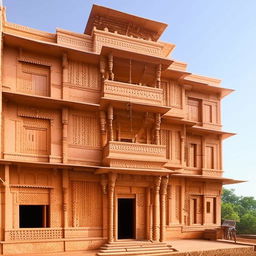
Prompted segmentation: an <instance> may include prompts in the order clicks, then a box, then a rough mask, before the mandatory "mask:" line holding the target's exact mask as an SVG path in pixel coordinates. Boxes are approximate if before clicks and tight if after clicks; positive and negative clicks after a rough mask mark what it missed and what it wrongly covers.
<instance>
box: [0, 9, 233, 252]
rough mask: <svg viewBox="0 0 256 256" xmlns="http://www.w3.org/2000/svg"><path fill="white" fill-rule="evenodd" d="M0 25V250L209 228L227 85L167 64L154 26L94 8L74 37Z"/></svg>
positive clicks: (190, 233)
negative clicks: (82, 31) (80, 32)
mask: <svg viewBox="0 0 256 256" xmlns="http://www.w3.org/2000/svg"><path fill="white" fill-rule="evenodd" d="M0 21H1V25H0V30H1V31H0V32H1V33H0V36H1V42H2V44H1V45H0V49H1V56H2V57H1V59H0V65H1V73H0V79H1V85H2V86H1V90H0V95H1V97H0V103H1V104H0V115H1V118H0V124H1V125H0V126H1V136H0V139H1V142H0V152H1V159H0V178H1V179H0V181H1V184H0V192H1V194H0V195H1V197H0V216H1V218H0V241H1V242H0V252H1V253H2V254H8V253H21V252H23V253H31V252H41V251H44V252H57V251H72V250H90V249H95V248H99V247H100V246H101V245H102V244H105V243H107V242H113V241H119V240H122V239H133V240H151V241H155V242H162V241H167V240H170V239H173V238H199V237H202V236H203V233H204V231H205V230H206V229H209V228H217V227H218V226H219V225H220V200H221V198H220V196H221V190H222V185H223V184H227V183H234V182H236V181H234V180H231V179H227V178H224V177H223V176H222V174H223V169H222V141H223V139H225V138H227V137H229V136H231V135H232V134H231V133H227V132H224V131H222V129H221V99H222V98H223V97H225V96H226V95H228V94H229V93H231V92H232V90H230V89H225V88H222V87H221V86H220V80H217V79H213V78H209V77H203V76H199V75H195V74H191V73H189V72H188V71H186V67H187V65H186V64H185V63H183V62H179V61H176V60H173V59H172V58H169V57H168V56H169V55H170V53H171V52H172V50H173V49H174V45H173V44H171V43H166V42H162V41H159V37H160V36H161V34H162V33H163V31H164V30H165V28H166V26H167V25H166V24H163V23H160V22H157V21H152V20H148V19H144V18H140V17H136V16H133V15H130V14H126V13H122V12H119V11H116V10H112V9H109V8H105V7H102V6H97V5H94V6H93V8H92V10H91V14H90V16H89V19H88V23H87V25H86V28H85V31H84V33H83V34H78V33H74V32H71V31H66V30H63V29H57V31H56V33H55V34H51V33H47V32H43V31H39V30H36V29H33V28H29V27H24V26H21V25H18V24H14V23H11V22H8V21H7V20H6V18H5V8H1V20H0Z"/></svg>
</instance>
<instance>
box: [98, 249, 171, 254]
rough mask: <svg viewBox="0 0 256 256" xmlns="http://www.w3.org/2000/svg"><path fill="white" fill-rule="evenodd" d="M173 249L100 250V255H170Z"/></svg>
mask: <svg viewBox="0 0 256 256" xmlns="http://www.w3.org/2000/svg"><path fill="white" fill-rule="evenodd" d="M172 252H173V251H172V250H170V249H167V250H162V251H142V252H103V253H102V252H98V253H97V255H98V256H108V255H115V256H125V255H129V256H139V255H150V256H158V255H170V253H172Z"/></svg>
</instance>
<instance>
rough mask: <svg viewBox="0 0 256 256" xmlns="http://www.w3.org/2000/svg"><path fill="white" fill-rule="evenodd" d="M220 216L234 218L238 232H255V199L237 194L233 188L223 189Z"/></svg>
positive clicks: (227, 218)
mask: <svg viewBox="0 0 256 256" xmlns="http://www.w3.org/2000/svg"><path fill="white" fill-rule="evenodd" d="M221 218H222V219H223V220H235V221H236V222H237V231H238V233H243V234H256V199H255V198H254V197H243V196H237V195H236V194H235V191H234V189H225V188H224V189H223V193H222V206H221Z"/></svg>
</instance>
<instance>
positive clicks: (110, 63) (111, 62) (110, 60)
mask: <svg viewBox="0 0 256 256" xmlns="http://www.w3.org/2000/svg"><path fill="white" fill-rule="evenodd" d="M113 66H114V58H113V54H112V52H111V53H109V55H108V69H109V79H110V80H114V73H113Z"/></svg>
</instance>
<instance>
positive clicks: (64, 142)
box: [62, 108, 68, 163]
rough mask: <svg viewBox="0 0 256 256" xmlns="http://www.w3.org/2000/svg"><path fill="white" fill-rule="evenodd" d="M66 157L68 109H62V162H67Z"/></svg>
mask: <svg viewBox="0 0 256 256" xmlns="http://www.w3.org/2000/svg"><path fill="white" fill-rule="evenodd" d="M67 158H68V109H67V108H63V109H62V162H63V163H67V160H68V159H67Z"/></svg>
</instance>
